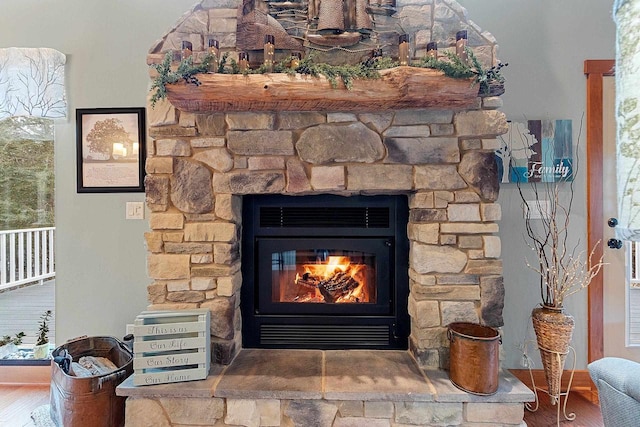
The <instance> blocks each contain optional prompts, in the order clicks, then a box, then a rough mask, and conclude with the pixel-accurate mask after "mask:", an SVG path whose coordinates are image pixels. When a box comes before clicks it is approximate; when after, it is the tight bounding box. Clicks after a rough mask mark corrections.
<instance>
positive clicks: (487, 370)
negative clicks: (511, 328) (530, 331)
mask: <svg viewBox="0 0 640 427" xmlns="http://www.w3.org/2000/svg"><path fill="white" fill-rule="evenodd" d="M447 337H448V338H449V343H450V345H449V379H450V380H451V382H452V383H453V385H455V386H456V387H458V388H459V389H461V390H464V391H466V392H468V393H472V394H478V395H481V396H487V395H491V394H494V393H495V392H496V391H498V370H499V364H500V361H499V349H500V343H501V339H500V334H499V333H498V331H497V330H495V329H494V328H491V327H489V326H482V325H478V324H475V323H466V322H456V323H451V324H450V325H449V328H448V330H447Z"/></svg>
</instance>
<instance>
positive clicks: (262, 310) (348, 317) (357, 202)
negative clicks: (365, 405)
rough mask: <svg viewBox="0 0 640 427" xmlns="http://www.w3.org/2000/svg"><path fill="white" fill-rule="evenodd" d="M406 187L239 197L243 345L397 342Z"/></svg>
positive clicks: (386, 345)
mask: <svg viewBox="0 0 640 427" xmlns="http://www.w3.org/2000/svg"><path fill="white" fill-rule="evenodd" d="M408 215H409V208H408V203H407V197H406V196H397V195H394V196H391V195H388V196H352V197H344V196H333V195H320V196H283V195H256V196H245V197H244V199H243V223H242V224H243V235H242V277H243V285H242V290H241V308H242V334H243V346H244V347H245V348H313V349H347V348H349V349H353V348H368V349H406V348H407V341H408V336H409V329H410V328H409V315H408V313H407V296H408V287H409V285H408V281H409V279H408V254H409V242H408V238H407V222H408Z"/></svg>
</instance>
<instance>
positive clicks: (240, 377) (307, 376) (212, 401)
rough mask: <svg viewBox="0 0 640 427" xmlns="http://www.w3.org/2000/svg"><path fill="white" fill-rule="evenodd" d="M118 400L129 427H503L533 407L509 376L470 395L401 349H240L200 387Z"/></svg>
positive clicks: (145, 389) (126, 386)
mask: <svg viewBox="0 0 640 427" xmlns="http://www.w3.org/2000/svg"><path fill="white" fill-rule="evenodd" d="M117 394H118V395H120V396H127V397H128V399H127V426H130V425H133V426H138V425H151V424H149V422H151V421H153V423H154V424H153V425H158V426H165V425H166V426H178V425H180V426H186V425H208V426H224V425H243V426H305V427H310V426H318V427H325V426H361V425H362V426H364V425H367V426H368V427H377V426H396V425H424V426H427V425H469V423H473V425H474V426H476V425H477V426H482V425H487V426H489V425H491V426H503V425H504V426H508V425H520V424H521V422H522V417H523V405H522V403H523V402H528V401H533V399H534V396H533V393H532V392H531V391H530V390H529V389H528V388H527V387H526V386H525V385H524V384H522V383H521V382H520V381H518V380H517V379H516V378H515V377H513V376H512V375H511V374H510V373H508V372H501V374H500V384H499V389H498V392H497V393H496V394H494V395H491V396H476V395H473V394H470V393H467V392H464V391H462V390H460V389H458V388H456V387H455V386H453V385H452V383H451V382H450V381H449V378H448V375H447V372H446V371H443V370H421V369H420V368H419V367H418V365H417V364H416V362H415V360H414V359H413V358H412V357H411V356H410V354H409V353H408V352H406V351H369V350H331V351H320V350H253V349H244V350H242V351H241V352H240V353H239V355H238V356H237V357H236V358H235V359H234V360H233V362H232V363H231V364H230V365H228V366H221V365H215V366H214V367H213V368H212V370H211V373H210V375H209V377H208V378H207V379H206V380H202V381H193V382H186V383H176V384H161V385H153V386H141V387H136V386H133V383H132V378H128V379H127V380H125V382H123V383H122V384H121V385H120V386H119V387H118V389H117ZM176 408H180V410H178V411H176ZM165 414H168V415H165Z"/></svg>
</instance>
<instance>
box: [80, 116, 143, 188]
mask: <svg viewBox="0 0 640 427" xmlns="http://www.w3.org/2000/svg"><path fill="white" fill-rule="evenodd" d="M76 150H77V152H76V162H77V170H76V175H77V192H78V193H133V192H144V175H145V168H144V167H145V159H146V114H145V109H144V108H143V107H130V108H78V109H76Z"/></svg>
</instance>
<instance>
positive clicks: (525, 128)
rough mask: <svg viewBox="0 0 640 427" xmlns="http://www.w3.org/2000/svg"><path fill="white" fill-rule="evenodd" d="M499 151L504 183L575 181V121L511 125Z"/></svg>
mask: <svg viewBox="0 0 640 427" xmlns="http://www.w3.org/2000/svg"><path fill="white" fill-rule="evenodd" d="M508 125H509V126H508V127H509V130H508V131H507V133H506V134H504V135H501V136H499V137H498V142H499V143H500V146H501V147H500V148H499V149H498V150H496V157H497V161H498V169H499V171H500V173H501V175H502V183H509V182H514V183H515V182H563V181H572V180H573V143H572V140H573V135H572V134H573V127H572V121H571V120H528V121H527V122H526V123H520V122H509V124H508Z"/></svg>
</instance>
